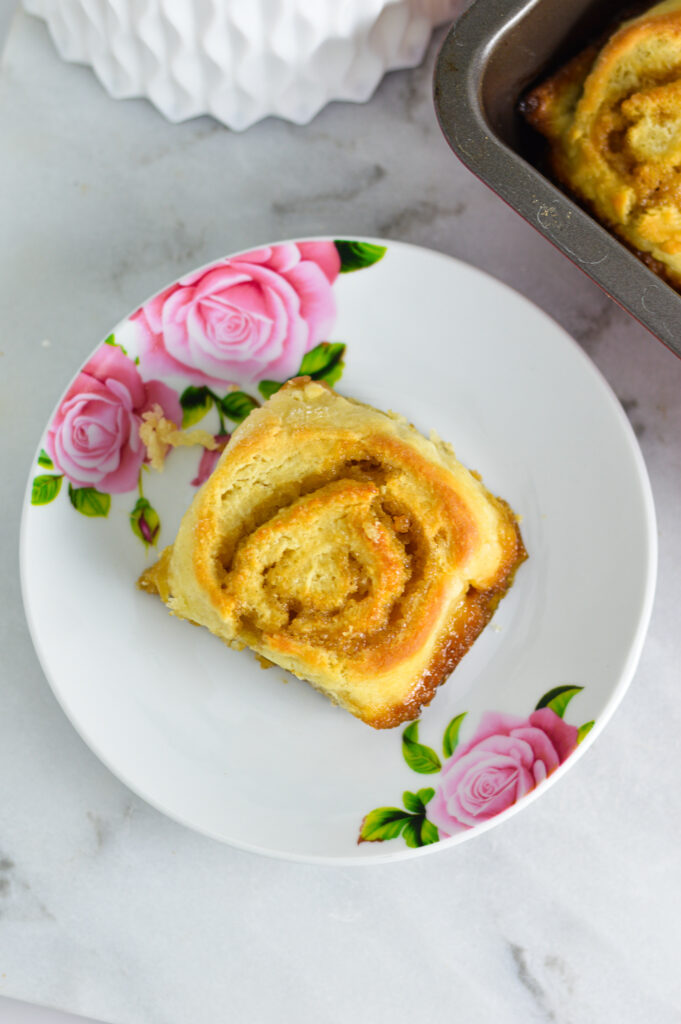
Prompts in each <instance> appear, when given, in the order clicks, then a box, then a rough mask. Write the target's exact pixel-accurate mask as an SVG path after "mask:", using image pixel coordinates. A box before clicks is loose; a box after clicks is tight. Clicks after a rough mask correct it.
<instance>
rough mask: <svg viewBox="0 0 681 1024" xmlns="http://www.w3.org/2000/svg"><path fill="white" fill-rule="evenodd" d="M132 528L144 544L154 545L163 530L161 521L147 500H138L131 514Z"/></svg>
mask: <svg viewBox="0 0 681 1024" xmlns="http://www.w3.org/2000/svg"><path fill="white" fill-rule="evenodd" d="M130 528H131V529H132V532H133V533H134V534H135V536H136V537H139V539H140V540H141V541H142V543H143V544H146V545H147V547H149V545H150V544H151V545H154V544H155V543H156V541H157V540H158V535H159V531H160V529H161V519H160V517H159V514H158V512H157V511H156V509H155V508H152V506H151V505H150V504H149V502H148V501H147V499H146V498H138V499H137V502H136V503H135V507H134V509H133V510H132V512H131V513H130Z"/></svg>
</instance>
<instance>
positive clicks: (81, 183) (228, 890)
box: [0, 14, 681, 1024]
mask: <svg viewBox="0 0 681 1024" xmlns="http://www.w3.org/2000/svg"><path fill="white" fill-rule="evenodd" d="M439 38H441V34H440V35H439V36H438V37H437V39H436V40H435V41H434V43H433V45H432V46H431V48H430V50H429V53H428V56H427V60H426V62H425V64H424V65H423V67H422V68H420V69H417V70H415V71H410V72H396V73H393V74H391V75H389V76H388V77H387V78H386V79H385V80H384V82H383V83H382V84H381V86H380V88H379V89H378V92H377V93H376V95H375V96H374V98H373V99H372V100H371V102H370V103H368V104H366V105H365V106H354V105H345V104H332V105H331V106H330V107H328V108H327V109H326V110H324V111H323V112H322V113H321V114H320V115H319V116H318V117H317V118H316V119H315V121H314V122H313V123H312V124H311V125H309V126H308V127H306V128H298V127H294V126H291V125H288V124H285V123H282V122H277V121H273V120H269V121H266V122H264V123H262V124H259V125H256V126H255V127H254V128H252V129H251V130H250V131H248V132H246V133H244V134H241V135H235V134H231V133H230V132H228V131H226V130H225V129H223V128H221V127H218V126H217V125H216V124H214V123H213V122H211V121H210V120H208V119H199V120H196V121H194V122H190V123H187V124H184V125H179V126H172V125H169V124H167V123H166V122H165V121H164V120H163V119H162V118H161V117H160V116H159V115H158V114H157V113H156V112H155V111H154V110H153V109H152V108H151V107H150V106H149V105H148V104H146V103H145V102H143V101H126V102H116V101H113V100H111V99H110V98H109V97H108V96H107V95H106V94H105V93H104V91H103V90H102V89H101V88H100V86H99V85H98V83H97V82H96V80H95V78H94V76H93V75H92V74H91V72H89V71H88V70H87V69H85V68H81V67H76V66H71V65H67V64H64V63H62V62H61V61H60V60H59V58H58V57H57V55H56V53H55V51H54V49H53V47H52V45H51V42H50V40H49V37H48V35H47V32H46V30H45V29H44V27H43V25H42V24H41V23H40V22H38V21H36V20H34V19H31V18H29V17H28V16H26V15H23V14H20V15H18V16H17V18H16V20H15V23H14V25H13V28H12V32H11V35H10V38H9V42H8V46H7V49H6V51H5V53H4V56H3V59H2V72H1V75H0V146H1V147H2V161H1V162H0V233H1V235H0V237H1V239H2V246H1V248H0V254H1V255H0V260H1V261H2V273H1V274H0V322H1V324H2V338H1V340H0V350H1V351H2V355H0V424H1V425H2V429H3V436H4V437H5V439H6V440H5V445H4V446H3V450H4V455H3V459H2V469H3V485H4V499H5V500H4V526H3V531H2V550H1V559H2V560H1V563H0V579H1V580H2V595H3V596H2V615H1V616H0V630H1V635H0V647H1V649H2V651H3V669H4V670H3V681H2V690H1V702H2V703H1V708H2V713H1V714H0V768H1V771H2V778H3V783H4V785H3V797H2V802H1V803H0V994H3V993H4V994H6V995H12V996H15V997H18V998H24V999H29V1000H31V999H32V1000H36V1001H40V1002H44V1003H47V1004H50V1005H54V1006H58V1007H61V1008H64V1009H68V1010H71V1011H75V1012H81V1013H87V1014H92V1015H94V1016H100V1017H102V1018H104V1019H106V1020H111V1021H115V1022H121V1024H194V1022H197V1021H200V1022H201V1024H217V1022H220V1024H221V1022H224V1021H227V1020H230V1021H231V1020H235V1021H264V1020H276V1021H280V1022H284V1024H286V1022H294V1021H295V1022H296V1024H300V1022H306V1021H310V1022H312V1021H315V1022H320V1024H327V1022H328V1024H341V1022H346V1021H348V1020H352V1019H357V1020H363V1021H384V1020H385V1021H388V1020H390V1021H405V1022H406V1021H412V1020H426V1019H428V1020H432V1019H435V1018H439V1019H450V1018H451V1019H455V1020H461V1021H466V1022H467V1024H488V1022H495V1024H496V1022H498V1021H503V1022H521V1021H522V1022H523V1024H525V1022H555V1024H582V1022H586V1021H588V1022H599V1024H622V1022H627V1024H630V1022H639V1021H640V1022H650V1021H655V1024H674V1022H679V1021H681V978H680V972H679V949H680V948H681V915H680V914H679V907H681V872H680V871H679V847H680V841H681V786H679V778H680V777H681V743H680V742H679V737H681V696H680V694H681V689H680V685H679V684H680V679H679V672H680V669H679V665H681V631H680V630H679V608H680V607H681V571H680V570H681V531H680V529H679V508H681V444H680V438H681V361H678V360H676V359H675V358H674V356H672V355H671V354H670V353H669V352H668V351H667V350H666V349H664V347H663V346H662V345H661V344H659V343H658V342H656V341H655V340H654V339H652V338H651V337H650V336H649V335H648V334H647V333H646V332H645V331H644V330H643V329H642V328H641V327H640V326H638V325H637V324H636V323H634V322H633V321H632V320H631V319H629V318H628V317H627V316H626V315H625V314H624V313H623V312H622V311H621V310H619V309H618V308H617V307H616V306H614V305H613V304H612V303H611V302H610V301H609V300H608V299H607V298H606V297H605V296H603V295H602V294H601V293H600V292H599V291H598V290H597V288H596V287H595V285H593V284H592V283H591V282H590V281H589V280H588V279H587V278H586V277H585V276H584V275H583V274H582V273H581V272H580V271H579V270H577V269H576V268H574V267H572V266H571V265H570V264H569V263H567V262H566V261H565V260H564V258H563V257H562V256H561V255H560V254H559V253H557V252H556V251H555V250H554V249H553V248H552V247H551V246H550V245H549V244H548V243H547V242H546V241H545V240H544V239H542V238H541V237H540V236H539V235H538V234H537V233H535V232H534V231H533V230H532V229H531V228H530V227H528V226H527V225H526V224H525V223H524V222H523V221H522V220H521V219H520V218H519V217H518V216H517V215H516V214H514V213H513V211H512V210H510V209H508V208H507V207H506V206H505V205H504V204H503V203H502V202H501V201H500V200H499V199H497V198H496V197H495V196H494V195H493V194H492V193H490V192H488V191H487V190H486V189H485V188H484V187H483V186H482V185H481V184H480V183H479V182H478V181H477V180H476V179H475V178H474V177H473V176H471V175H470V174H469V173H468V172H467V171H466V170H465V169H464V168H463V167H462V166H461V165H459V164H458V163H457V162H456V160H455V159H454V158H453V156H452V155H451V154H450V152H449V150H448V148H447V146H446V144H445V142H444V141H443V139H442V137H441V135H440V132H439V129H438V127H437V124H436V122H435V117H434V114H433V110H432V104H431V100H430V80H431V73H432V65H433V61H434V56H435V52H436V47H437V41H438V39H439ZM341 231H342V233H344V234H346V235H351V234H353V233H355V232H356V233H362V234H378V235H382V236H386V237H388V238H401V239H405V240H408V241H412V242H416V243H419V244H423V245H427V246H430V247H433V248H436V249H440V250H442V251H444V252H448V253H451V254H452V255H455V256H458V257H461V258H462V259H464V260H467V261H468V262H470V263H472V264H475V265H476V266H479V267H482V268H483V269H485V270H487V271H488V272H489V273H491V274H493V275H494V276H496V277H498V278H500V279H501V280H503V281H505V282H507V283H508V284H510V285H511V286H512V287H514V288H516V289H518V290H519V291H520V292H522V293H523V294H525V295H527V296H528V297H529V298H530V299H532V300H533V301H534V302H535V303H537V304H538V305H539V306H541V307H542V308H543V309H545V310H547V311H548V312H549V313H550V314H551V315H552V316H554V317H555V318H556V319H557V320H558V321H559V322H560V323H561V324H563V325H564V326H565V327H566V328H567V330H568V331H570V332H571V333H572V334H573V335H574V336H575V337H576V338H577V340H578V341H579V342H580V344H581V345H582V346H583V347H584V349H585V350H586V351H587V352H588V354H589V355H590V356H591V357H592V359H593V360H594V361H595V362H596V363H597V365H598V366H599V367H600V369H601V371H602V372H603V373H604V375H605V376H606V378H607V379H608V380H609V382H610V384H611V385H612V387H613V388H614V389H615V391H616V393H617V394H618V395H619V397H620V399H621V401H622V403H623V405H624V408H625V409H626V411H627V414H628V415H629V417H630V419H631V421H632V423H633V425H634V428H635V430H636V432H637V434H638V437H639V439H640V442H641V446H642V449H643V453H644V456H645V459H646V462H647V465H648V469H649V472H650V476H651V480H652V485H653V490H654V493H655V498H656V502H657V510H658V517H659V531H660V575H659V588H658V596H657V601H656V605H655V610H654V615H653V621H652V626H651V631H650V635H649V638H648V640H647V643H646V646H645V649H644V653H643V658H642V661H641V664H640V667H639V669H638V672H637V674H636V678H635V680H634V683H633V684H632V687H631V690H630V692H629V693H628V695H627V697H626V699H625V701H624V702H623V704H622V706H621V708H620V709H619V710H618V711H617V713H616V715H615V717H614V719H613V721H612V723H611V725H610V726H609V728H608V729H607V730H606V732H605V734H604V735H603V736H602V737H601V738H600V740H599V741H598V743H596V744H595V746H594V748H593V749H592V750H591V751H590V752H589V753H588V755H587V756H585V757H584V758H583V759H582V760H581V761H580V762H579V763H578V764H576V765H575V767H574V769H573V770H572V771H571V772H570V773H568V775H567V776H566V777H565V778H564V779H563V780H562V781H561V782H560V784H559V785H557V786H556V787H554V788H553V789H551V791H550V792H549V793H547V794H546V795H545V796H544V797H543V799H541V800H539V801H538V802H537V803H535V804H533V805H532V806H531V807H530V808H529V809H528V810H526V811H525V812H524V813H522V814H520V815H518V816H516V817H515V818H513V819H512V820H511V821H509V822H508V823H507V824H506V825H505V826H504V827H503V828H501V829H498V830H494V831H492V832H490V833H487V834H485V835H484V836H482V837H480V838H478V839H476V840H475V841H473V842H471V843H470V844H467V845H464V846H462V847H459V848H457V849H455V850H452V851H450V852H449V853H440V854H435V855H433V856H431V857H428V858H425V859H421V860H418V861H413V862H407V863H403V864H396V865H392V866H387V867H382V868H380V869H377V868H371V869H365V870H349V869H339V868H323V867H311V866H305V865H297V864H288V863H284V862H277V861H270V860H267V859H263V858H259V857H255V856H250V855H247V854H245V853H241V852H238V851H235V850H232V849H229V848H226V847H223V846H221V845H219V844H217V843H214V842H211V841H209V840H207V839H204V838H201V837H199V836H197V835H194V834H193V833H191V832H189V831H188V830H186V829H184V828H182V827H180V826H179V825H176V824H174V823H173V822H171V821H169V820H167V819H165V818H163V817H162V816H161V815H159V814H158V813H157V812H155V811H154V810H152V809H151V808H149V807H148V806H147V805H146V804H144V803H143V802H142V801H140V800H139V799H138V798H137V797H135V796H133V795H132V794H131V793H130V792H129V791H128V790H127V789H126V788H125V787H124V786H122V785H121V784H120V783H119V782H118V781H117V780H116V779H115V778H113V776H111V775H110V774H109V772H108V771H107V770H106V769H105V768H104V767H103V766H102V765H101V764H100V763H99V761H98V760H97V759H96V758H95V756H94V755H93V754H91V753H90V751H89V750H88V749H87V748H86V747H85V745H84V744H83V743H82V742H81V740H80V739H79V737H78V736H77V735H76V733H75V732H74V731H73V729H72V727H71V726H70V724H69V723H68V721H67V719H66V718H65V716H64V715H63V713H62V711H61V710H60V708H59V707H58V706H57V704H56V701H55V700H54V698H53V696H52V694H51V691H50V689H49V687H48V685H47V683H46V682H45V680H44V677H43V675H42V672H41V670H40V667H39V665H38V662H37V659H36V656H35V654H34V652H33V648H32V646H31V642H30V639H29V637H28V633H27V628H26V624H25V621H24V616H23V611H22V607H21V600H20V595H19V584H18V571H17V550H16V547H17V535H18V524H19V511H20V504H21V500H22V494H23V488H24V485H25V478H26V474H27V470H28V466H29V463H30V460H31V457H32V454H33V450H34V445H35V443H36V441H37V439H38V436H39V434H40V432H41V429H42V426H43V424H44V423H45V421H46V419H47V417H48V415H49V413H50V411H51V408H52V406H53V404H54V402H55V400H56V399H57V397H58V395H59V394H60V392H61V390H62V389H63V388H64V386H65V385H66V384H67V383H68V381H69V379H70V376H71V374H72V371H73V369H74V368H75V367H76V366H77V365H78V364H79V363H80V362H81V361H82V360H83V359H84V358H85V357H86V356H87V354H88V353H89V351H90V350H91V349H92V347H93V345H94V344H95V343H96V342H97V341H98V340H99V339H100V338H101V337H102V336H103V335H104V334H105V333H106V332H107V331H108V329H109V328H110V325H111V324H112V323H115V322H116V321H117V320H118V319H119V318H120V317H121V316H122V315H124V314H125V313H126V312H127V311H129V310H130V309H131V308H132V307H134V306H135V305H136V304H137V303H139V302H140V301H141V300H142V299H144V298H145V297H146V296H148V295H149V294H151V293H153V292H154V291H155V290H157V289H158V288H159V287H161V286H162V285H164V284H166V283H167V282H168V281H170V280H172V279H174V278H175V277H176V276H178V275H179V274H181V273H182V272H184V271H186V270H187V269H188V268H190V267H192V266H195V265H198V264H201V263H203V262H206V261H208V260H209V259H211V258H213V257H215V256H218V255H220V254H223V253H225V252H228V251H230V250H235V249H239V248H242V247H247V246H251V245H253V244H256V243H259V242H264V241H267V240H271V239H275V238H285V237H291V236H300V235H305V234H314V233H325V232H329V233H338V232H341ZM452 317H453V318H454V319H455V318H456V307H455V304H454V305H453V308H452ZM578 416H579V409H578V408H576V409H575V417H578ZM575 500H588V496H586V495H581V496H580V495H576V496H575ZM623 557H626V552H623ZM585 586H587V587H588V579H587V580H585Z"/></svg>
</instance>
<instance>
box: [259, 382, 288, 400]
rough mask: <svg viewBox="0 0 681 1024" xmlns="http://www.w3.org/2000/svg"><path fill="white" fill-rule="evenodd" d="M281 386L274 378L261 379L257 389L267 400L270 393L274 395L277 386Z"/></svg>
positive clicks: (270, 395)
mask: <svg viewBox="0 0 681 1024" xmlns="http://www.w3.org/2000/svg"><path fill="white" fill-rule="evenodd" d="M281 387H283V384H279V383H278V382H277V381H276V380H261V381H260V383H259V384H258V391H259V392H260V394H261V395H262V397H263V398H264V399H265V400H267V399H268V398H271V397H272V395H276V393H277V391H278V390H279V388H281Z"/></svg>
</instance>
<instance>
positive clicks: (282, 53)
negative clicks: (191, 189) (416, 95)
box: [24, 0, 461, 130]
mask: <svg viewBox="0 0 681 1024" xmlns="http://www.w3.org/2000/svg"><path fill="white" fill-rule="evenodd" d="M24 6H25V8H26V10H27V11H29V12H30V13H32V14H36V15H39V16H40V17H42V18H44V19H45V21H46V22H47V24H48V26H49V29H50V32H51V34H52V37H53V39H54V42H55V45H56V47H57V49H58V51H59V53H60V54H61V56H62V57H63V58H64V59H65V60H69V61H76V62H78V63H81V64H89V65H91V66H92V68H93V69H94V71H95V74H96V75H97V77H98V78H99V79H100V81H101V82H102V84H103V85H104V87H105V88H106V89H107V91H108V92H109V93H110V94H111V95H112V96H114V97H116V98H127V97H132V96H146V97H147V98H148V99H149V100H151V102H152V103H153V104H154V106H156V107H157V108H158V109H159V110H160V111H161V112H162V113H163V114H164V115H165V116H166V117H167V118H168V119H169V120H171V121H184V120H186V119H187V118H189V117H195V116H197V115H199V114H212V115H213V117H215V118H217V120H218V121H221V122H222V123H223V124H226V125H228V126H229V127H230V128H234V129H237V130H239V129H243V128H247V127H248V126H249V125H251V124H253V123H254V122H255V121H259V120H260V119H261V118H263V117H267V116H268V115H270V114H274V115H276V116H278V117H283V118H286V119H287V120H289V121H294V122H295V123H297V124H305V123H306V122H308V121H309V120H310V119H311V118H312V117H314V115H315V114H316V113H317V112H318V111H319V110H320V109H321V108H322V107H323V106H324V105H325V104H326V103H328V102H329V101H331V100H353V101H356V102H362V101H364V100H367V99H368V98H369V97H370V96H371V94H372V92H373V91H374V89H375V88H376V86H377V85H378V83H379V81H380V79H381V78H382V76H383V74H384V73H385V72H386V71H388V70H390V69H393V68H405V67H414V66H416V65H417V64H418V63H420V61H421V59H422V57H423V54H424V51H425V49H426V46H427V44H428V40H429V37H430V33H431V31H432V28H433V26H434V25H436V24H439V23H442V22H444V21H447V20H448V19H450V18H452V17H454V15H455V14H456V13H457V11H458V9H459V8H460V6H461V0H86V2H83V0H24Z"/></svg>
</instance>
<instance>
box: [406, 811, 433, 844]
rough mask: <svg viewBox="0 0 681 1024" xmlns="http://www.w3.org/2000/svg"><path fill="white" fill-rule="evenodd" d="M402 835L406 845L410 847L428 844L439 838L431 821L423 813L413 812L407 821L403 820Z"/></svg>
mask: <svg viewBox="0 0 681 1024" xmlns="http://www.w3.org/2000/svg"><path fill="white" fill-rule="evenodd" d="M402 835H403V837H404V841H405V843H406V844H407V846H410V847H412V849H414V848H416V847H419V846H429V845H430V844H431V843H437V842H439V840H440V836H439V835H438V831H437V829H436V828H435V825H433V823H432V822H431V821H428V819H427V818H426V817H424V815H423V814H414V815H412V817H410V819H409V821H407V822H405V824H404V828H403V829H402Z"/></svg>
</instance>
